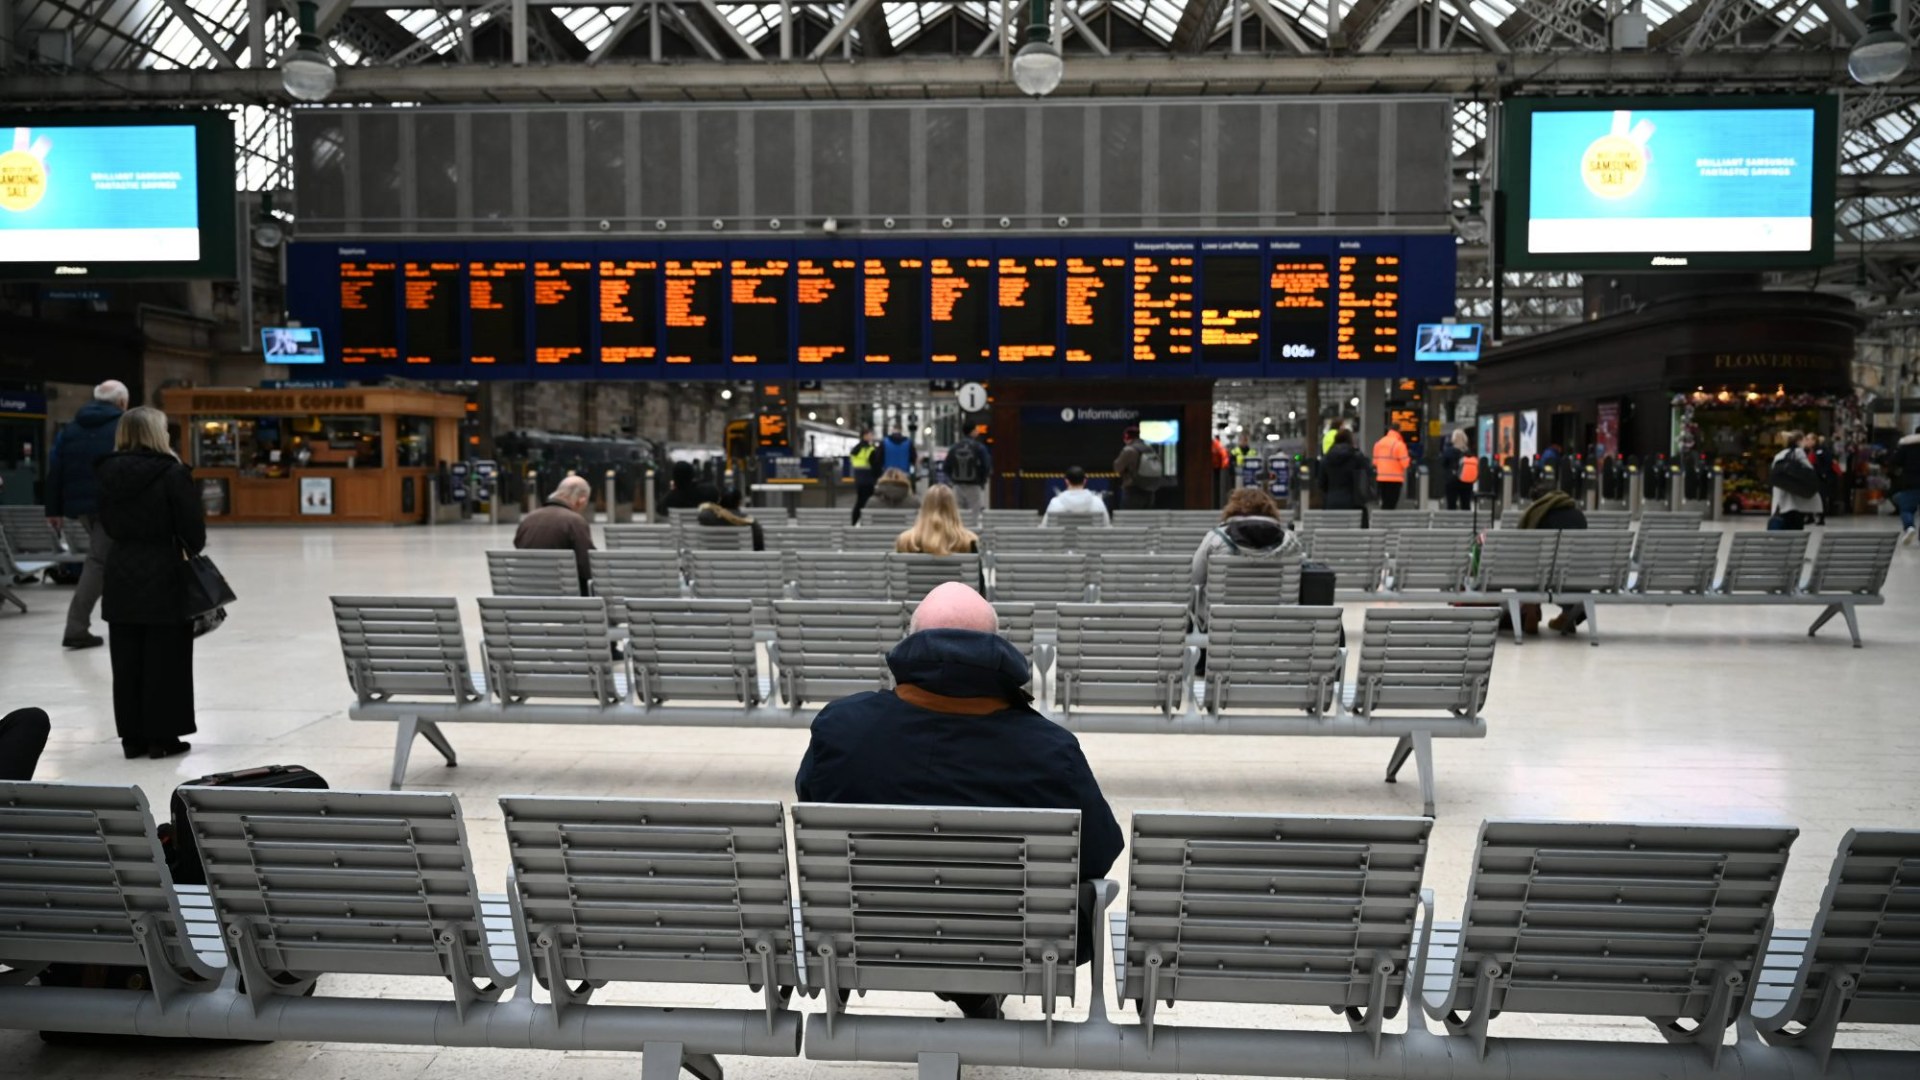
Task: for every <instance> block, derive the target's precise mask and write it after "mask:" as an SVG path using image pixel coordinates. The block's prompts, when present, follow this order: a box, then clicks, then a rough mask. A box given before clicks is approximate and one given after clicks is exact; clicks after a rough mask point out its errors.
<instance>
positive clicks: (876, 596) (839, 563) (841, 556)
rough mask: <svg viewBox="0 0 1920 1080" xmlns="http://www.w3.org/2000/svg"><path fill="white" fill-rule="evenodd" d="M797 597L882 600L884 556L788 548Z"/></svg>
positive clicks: (790, 576) (788, 574)
mask: <svg viewBox="0 0 1920 1080" xmlns="http://www.w3.org/2000/svg"><path fill="white" fill-rule="evenodd" d="M786 556H787V568H786V577H787V580H788V581H791V582H792V583H793V596H794V599H796V600H885V599H887V557H886V556H885V555H883V554H881V553H879V552H877V551H876V552H867V551H859V552H854V551H789V552H787V553H786Z"/></svg>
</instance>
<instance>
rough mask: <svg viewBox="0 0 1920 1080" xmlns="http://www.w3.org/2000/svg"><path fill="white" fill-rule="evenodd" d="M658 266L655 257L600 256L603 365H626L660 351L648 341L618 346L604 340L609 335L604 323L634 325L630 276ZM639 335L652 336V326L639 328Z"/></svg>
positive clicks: (631, 278) (656, 268) (656, 269)
mask: <svg viewBox="0 0 1920 1080" xmlns="http://www.w3.org/2000/svg"><path fill="white" fill-rule="evenodd" d="M659 269H660V263H659V261H658V260H655V259H626V260H623V261H615V260H612V259H603V260H601V262H600V323H601V326H602V331H601V334H602V340H601V343H600V362H601V363H603V364H625V363H629V362H631V361H634V360H652V359H653V358H654V357H656V356H658V355H659V350H658V348H656V347H655V346H653V345H651V344H647V345H621V344H609V343H608V342H607V341H606V340H605V339H606V337H608V336H610V334H609V332H608V331H607V330H605V327H607V326H618V327H626V326H632V325H633V324H634V316H633V308H632V306H631V298H632V296H633V279H634V278H635V277H636V276H637V275H639V274H640V273H642V272H645V273H647V274H649V275H652V274H653V273H655V272H657V271H658V270H659ZM640 332H641V333H642V334H645V335H648V336H651V335H652V333H653V327H651V326H647V327H641V328H640Z"/></svg>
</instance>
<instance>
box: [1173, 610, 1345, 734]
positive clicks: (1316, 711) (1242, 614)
mask: <svg viewBox="0 0 1920 1080" xmlns="http://www.w3.org/2000/svg"><path fill="white" fill-rule="evenodd" d="M1346 655H1347V654H1346V650H1345V648H1343V647H1342V646H1341V644H1340V609H1339V608H1337V607H1282V606H1273V607H1269V606H1265V605H1259V606H1251V605H1250V606H1239V605H1233V606H1229V605H1224V604H1216V605H1215V606H1214V607H1213V608H1212V609H1211V610H1210V611H1209V612H1208V613H1207V674H1206V677H1205V679H1204V686H1205V689H1206V705H1207V714H1208V715H1209V716H1212V717H1214V718H1216V719H1218V718H1219V717H1220V716H1221V715H1222V713H1223V712H1224V711H1226V710H1228V709H1255V710H1260V711H1264V712H1272V711H1274V710H1285V711H1289V712H1293V711H1297V712H1303V713H1306V714H1307V715H1308V716H1326V715H1328V714H1331V713H1333V712H1334V711H1336V710H1337V709H1338V708H1339V707H1340V700H1341V699H1340V688H1341V685H1342V683H1343V682H1344V681H1345V678H1346Z"/></svg>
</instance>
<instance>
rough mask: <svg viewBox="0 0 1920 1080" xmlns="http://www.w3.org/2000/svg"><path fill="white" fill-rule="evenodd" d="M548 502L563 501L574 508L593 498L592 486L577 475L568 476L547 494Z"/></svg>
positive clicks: (585, 503) (577, 508) (576, 508)
mask: <svg viewBox="0 0 1920 1080" xmlns="http://www.w3.org/2000/svg"><path fill="white" fill-rule="evenodd" d="M547 499H548V500H549V501H550V502H557V503H564V504H566V505H567V506H571V507H572V508H574V509H575V510H579V509H580V508H581V507H583V506H585V505H587V503H588V502H590V501H592V499H593V486H592V485H591V484H588V483H587V482H586V480H584V479H583V478H581V477H578V476H569V477H567V478H566V479H565V480H562V481H560V486H559V487H557V488H554V489H553V494H552V495H549V496H547Z"/></svg>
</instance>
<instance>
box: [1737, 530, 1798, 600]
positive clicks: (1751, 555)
mask: <svg viewBox="0 0 1920 1080" xmlns="http://www.w3.org/2000/svg"><path fill="white" fill-rule="evenodd" d="M1807 540H1808V536H1807V534H1806V533H1804V532H1763V533H1735V534H1733V540H1732V542H1731V543H1730V544H1729V545H1728V547H1727V566H1726V569H1725V570H1724V571H1722V572H1721V574H1720V580H1719V582H1718V583H1716V584H1715V586H1714V591H1715V592H1718V593H1724V594H1728V595H1732V594H1736V593H1760V594H1763V595H1764V594H1769V593H1770V594H1774V595H1785V594H1787V593H1790V592H1793V591H1794V590H1795V589H1798V588H1799V587H1800V578H1801V575H1803V574H1804V573H1805V572H1806V562H1807Z"/></svg>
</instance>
